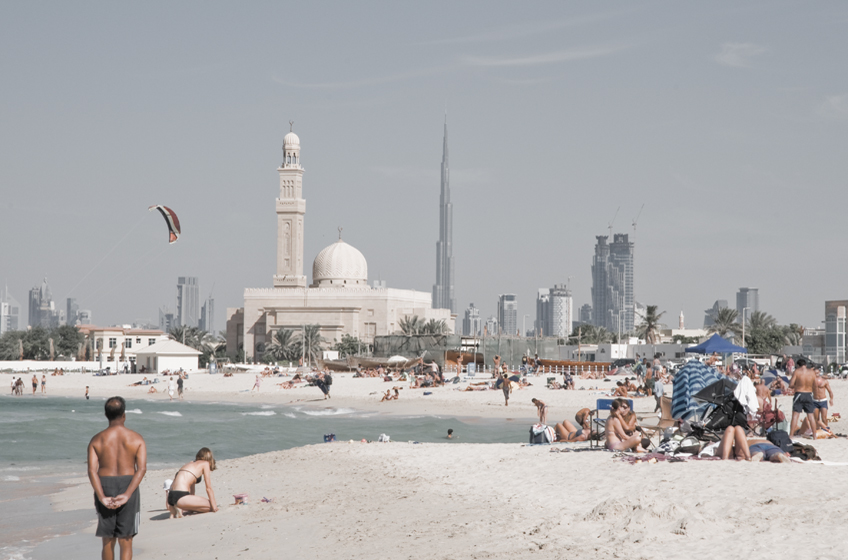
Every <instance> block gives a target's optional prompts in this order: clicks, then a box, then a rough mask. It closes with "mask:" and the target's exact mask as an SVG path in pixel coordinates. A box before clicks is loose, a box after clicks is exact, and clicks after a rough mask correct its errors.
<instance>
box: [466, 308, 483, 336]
mask: <svg viewBox="0 0 848 560" xmlns="http://www.w3.org/2000/svg"><path fill="white" fill-rule="evenodd" d="M482 332H483V320H482V319H481V318H480V310H479V309H477V308H476V307H474V304H473V303H472V304H471V305H469V306H468V307H467V308H466V309H465V318H464V319H463V320H462V334H464V335H466V336H479V335H480V334H482Z"/></svg>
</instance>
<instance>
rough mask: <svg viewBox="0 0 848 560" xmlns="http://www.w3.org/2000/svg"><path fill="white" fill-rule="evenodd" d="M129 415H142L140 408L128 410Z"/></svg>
mask: <svg viewBox="0 0 848 560" xmlns="http://www.w3.org/2000/svg"><path fill="white" fill-rule="evenodd" d="M127 414H141V409H140V408H134V409H132V410H127Z"/></svg>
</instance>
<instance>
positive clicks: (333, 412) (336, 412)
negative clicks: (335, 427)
mask: <svg viewBox="0 0 848 560" xmlns="http://www.w3.org/2000/svg"><path fill="white" fill-rule="evenodd" d="M300 412H303V413H304V414H308V415H309V416H337V415H339V414H352V413H354V412H356V411H355V410H354V409H352V408H328V409H325V410H308V409H303V410H301V411H300Z"/></svg>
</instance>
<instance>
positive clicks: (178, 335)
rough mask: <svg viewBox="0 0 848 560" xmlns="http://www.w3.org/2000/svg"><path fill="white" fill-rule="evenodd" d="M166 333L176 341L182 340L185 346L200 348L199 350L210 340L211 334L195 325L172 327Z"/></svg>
mask: <svg viewBox="0 0 848 560" xmlns="http://www.w3.org/2000/svg"><path fill="white" fill-rule="evenodd" d="M168 335H169V336H170V337H171V338H173V339H174V340H176V341H177V342H182V343H183V344H185V345H186V346H190V347H192V348H194V349H195V350H200V351H201V352H202V351H203V344H204V343H207V342H211V336H210V334H209V333H208V332H206V331H204V330H202V329H199V328H197V327H189V326H186V325H181V326H179V327H172V328H171V330H170V331H168Z"/></svg>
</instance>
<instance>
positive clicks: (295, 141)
mask: <svg viewBox="0 0 848 560" xmlns="http://www.w3.org/2000/svg"><path fill="white" fill-rule="evenodd" d="M277 138H279V136H278V137H277ZM294 147H297V148H300V138H298V136H297V134H295V133H294V132H289V133H288V134H286V135H285V137H284V138H283V149H286V148H294Z"/></svg>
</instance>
